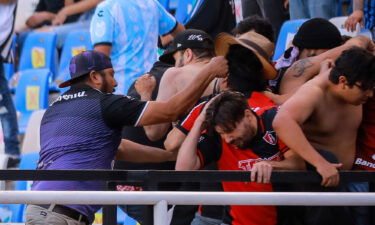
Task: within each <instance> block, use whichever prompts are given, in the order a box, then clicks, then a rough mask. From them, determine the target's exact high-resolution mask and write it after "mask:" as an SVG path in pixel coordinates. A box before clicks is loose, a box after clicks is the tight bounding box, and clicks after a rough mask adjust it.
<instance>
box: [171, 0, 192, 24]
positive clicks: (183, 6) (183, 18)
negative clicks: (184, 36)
mask: <svg viewBox="0 0 375 225" xmlns="http://www.w3.org/2000/svg"><path fill="white" fill-rule="evenodd" d="M196 3H197V0H179V1H178V5H177V9H176V14H175V17H176V20H177V21H178V22H180V23H181V24H186V22H187V21H188V19H189V18H190V17H189V15H190V14H191V12H192V11H193V8H194V7H195V5H196Z"/></svg>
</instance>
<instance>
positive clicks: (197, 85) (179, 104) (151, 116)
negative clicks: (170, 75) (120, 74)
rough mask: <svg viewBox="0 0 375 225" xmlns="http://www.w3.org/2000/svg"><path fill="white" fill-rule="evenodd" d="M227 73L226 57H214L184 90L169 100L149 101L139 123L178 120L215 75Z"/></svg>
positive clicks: (142, 124)
mask: <svg viewBox="0 0 375 225" xmlns="http://www.w3.org/2000/svg"><path fill="white" fill-rule="evenodd" d="M227 73H228V65H227V61H226V60H225V58H224V57H222V56H218V57H214V58H213V59H211V61H210V63H208V64H207V65H206V66H205V67H204V68H203V69H202V70H201V71H200V73H199V74H198V75H197V77H196V78H194V80H193V81H192V82H191V83H190V85H189V86H187V87H186V88H185V89H184V90H183V91H181V92H179V93H178V94H176V95H174V96H173V97H172V98H170V99H169V100H168V101H163V102H159V101H154V102H149V104H148V107H147V108H146V109H145V112H144V114H143V116H142V117H141V119H140V121H139V123H138V125H139V126H145V125H150V124H157V123H165V122H172V121H176V120H177V119H178V117H179V116H180V115H182V114H185V113H187V112H188V110H189V109H191V108H192V107H193V105H194V104H195V103H196V102H197V101H198V99H199V98H200V96H201V95H202V93H203V92H204V90H205V89H206V88H207V86H208V85H209V84H210V82H211V81H212V80H213V79H214V78H215V77H226V76H227Z"/></svg>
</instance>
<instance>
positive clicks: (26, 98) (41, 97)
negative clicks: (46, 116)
mask: <svg viewBox="0 0 375 225" xmlns="http://www.w3.org/2000/svg"><path fill="white" fill-rule="evenodd" d="M20 73H21V74H20V79H19V81H18V85H17V88H16V92H15V107H16V109H17V111H19V112H20V113H21V117H20V119H19V120H18V127H19V132H20V133H21V134H24V133H25V130H26V127H27V123H28V121H29V118H30V116H31V114H32V112H33V111H35V110H39V109H46V108H47V107H48V87H49V84H48V83H49V78H50V76H51V72H50V71H49V70H48V69H31V70H24V71H22V72H20Z"/></svg>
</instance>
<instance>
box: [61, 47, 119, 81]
mask: <svg viewBox="0 0 375 225" xmlns="http://www.w3.org/2000/svg"><path fill="white" fill-rule="evenodd" d="M112 67H113V66H112V63H111V58H109V57H108V56H106V55H105V54H103V53H101V52H98V51H94V50H88V51H84V52H81V53H80V54H78V55H76V56H74V57H73V58H72V59H71V60H70V64H69V72H70V79H69V80H67V81H65V82H63V83H61V84H60V85H59V88H64V87H68V86H70V84H71V83H70V82H71V81H72V80H74V79H77V78H79V77H82V76H84V75H86V74H88V73H90V72H91V71H93V70H94V71H100V70H104V69H108V68H112Z"/></svg>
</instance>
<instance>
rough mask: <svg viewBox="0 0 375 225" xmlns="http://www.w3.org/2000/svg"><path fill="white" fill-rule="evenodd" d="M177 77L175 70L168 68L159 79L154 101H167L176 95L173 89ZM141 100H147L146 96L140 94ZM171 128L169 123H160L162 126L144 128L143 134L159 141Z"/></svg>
mask: <svg viewBox="0 0 375 225" xmlns="http://www.w3.org/2000/svg"><path fill="white" fill-rule="evenodd" d="M177 75H178V73H177V69H176V68H173V67H172V68H170V69H168V70H167V71H165V73H164V75H163V77H162V78H161V81H160V84H159V92H158V96H157V98H156V101H167V100H168V99H170V98H171V97H172V96H173V95H175V94H176V93H177V88H176V87H175V77H176V76H177ZM140 95H141V98H142V100H146V99H144V98H145V97H146V98H147V95H144V94H140ZM148 100H150V99H148ZM170 126H171V123H162V124H155V125H150V126H144V127H143V128H144V130H145V133H146V135H147V137H148V139H150V140H151V141H157V140H160V139H161V138H162V137H164V136H165V135H166V134H167V132H168V130H169V127H170Z"/></svg>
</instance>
